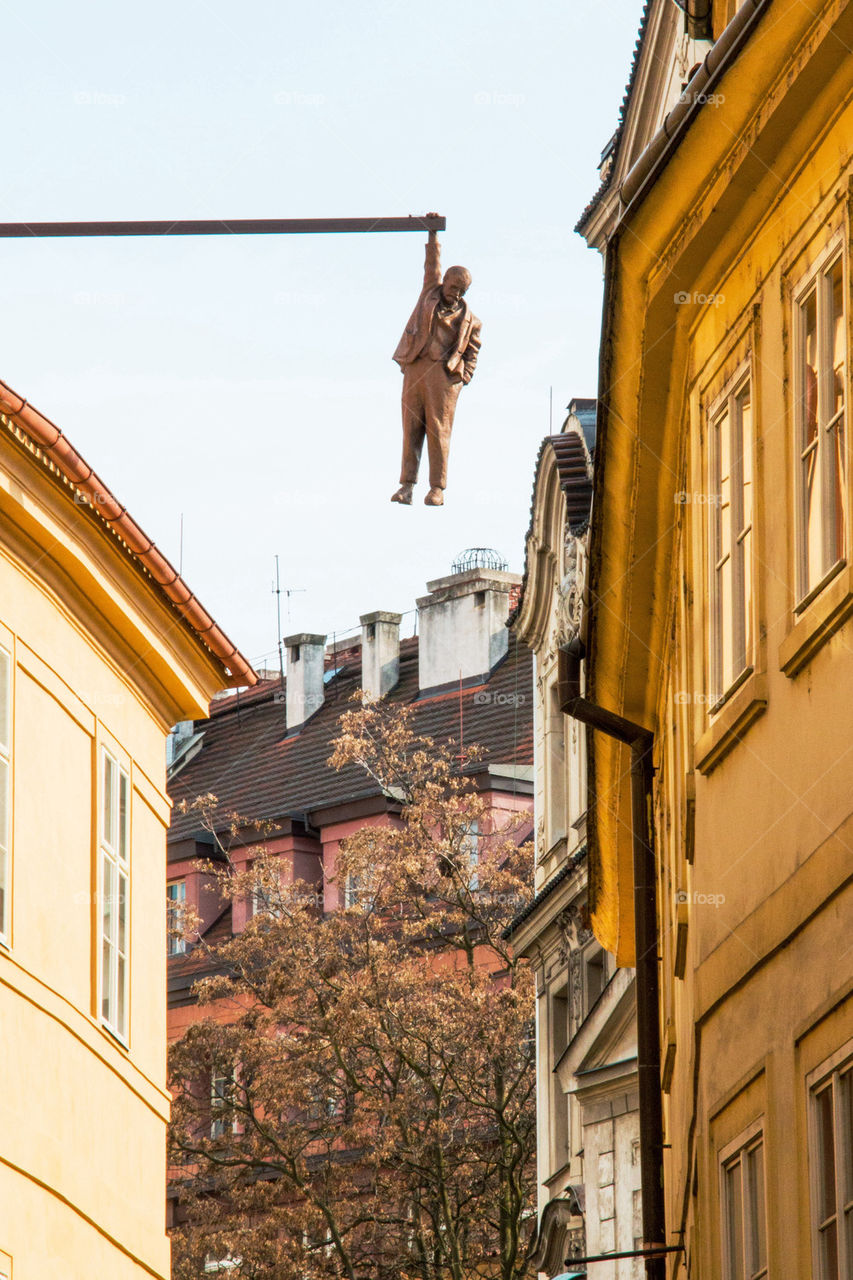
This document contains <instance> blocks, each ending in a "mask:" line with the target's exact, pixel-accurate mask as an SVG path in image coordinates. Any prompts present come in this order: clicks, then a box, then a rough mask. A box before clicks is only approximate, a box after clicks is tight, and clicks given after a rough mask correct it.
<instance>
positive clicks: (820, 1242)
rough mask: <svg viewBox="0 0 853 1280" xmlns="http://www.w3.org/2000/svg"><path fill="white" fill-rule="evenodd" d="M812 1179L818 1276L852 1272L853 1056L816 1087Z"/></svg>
mask: <svg viewBox="0 0 853 1280" xmlns="http://www.w3.org/2000/svg"><path fill="white" fill-rule="evenodd" d="M810 1104H811V1153H810V1155H811V1181H812V1229H813V1239H814V1255H815V1277H816V1280H849V1277H850V1276H851V1275H853V1060H851V1059H850V1057H849V1055H848V1057H847V1059H846V1061H842V1063H841V1064H840V1065H839V1066H838V1067H836V1068H835V1070H832V1071H831V1072H830V1073H828V1074H824V1076H823V1078H822V1079H819V1080H818V1081H817V1083H816V1084H815V1085H814V1086H813V1087H812V1089H811V1094H810Z"/></svg>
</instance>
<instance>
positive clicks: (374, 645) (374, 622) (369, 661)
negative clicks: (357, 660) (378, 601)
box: [361, 610, 403, 699]
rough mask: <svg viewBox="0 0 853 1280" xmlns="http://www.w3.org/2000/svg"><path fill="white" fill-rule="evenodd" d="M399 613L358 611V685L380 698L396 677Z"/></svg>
mask: <svg viewBox="0 0 853 1280" xmlns="http://www.w3.org/2000/svg"><path fill="white" fill-rule="evenodd" d="M402 618H403V615H402V613H384V612H383V611H382V610H378V611H377V612H376V613H363V614H362V615H361V687H362V688H363V689H364V691H365V693H368V694H369V695H370V697H371V698H374V699H375V698H382V697H384V696H385V694H386V693H388V692H389V691H390V690H391V689H393V688H394V685H395V684H396V683H397V681H398V680H399V679H400V622H401V621H402Z"/></svg>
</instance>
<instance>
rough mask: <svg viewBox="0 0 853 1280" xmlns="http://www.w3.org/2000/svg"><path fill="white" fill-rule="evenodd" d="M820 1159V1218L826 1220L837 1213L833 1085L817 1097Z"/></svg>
mask: <svg viewBox="0 0 853 1280" xmlns="http://www.w3.org/2000/svg"><path fill="white" fill-rule="evenodd" d="M815 1111H816V1123H817V1159H818V1168H817V1175H818V1218H819V1221H820V1222H824V1221H825V1220H826V1219H827V1218H829V1217H831V1216H832V1215H833V1214H834V1213H835V1142H834V1135H833V1125H832V1086H831V1085H828V1086H827V1087H826V1088H825V1089H822V1090H821V1092H820V1093H819V1094H817V1095H816V1097H815Z"/></svg>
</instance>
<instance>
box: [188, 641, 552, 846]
mask: <svg viewBox="0 0 853 1280" xmlns="http://www.w3.org/2000/svg"><path fill="white" fill-rule="evenodd" d="M532 664H533V659H532V654H531V653H530V651H529V650H528V649H527V648H526V647H525V646H524V645H523V644H521V643H520V642H519V641H518V640H517V639H516V637H514V636H510V637H509V653H508V655H507V657H506V658H505V659H504V660H503V661H502V662H501V663H499V664H498V666H497V667H496V668H495V669H494V670H493V671H492V672H491V674H490V676H489V678H488V680H487V681H486V682H485V683H484V684H482V685H479V686H476V687H468V688H463V690H462V692H461V695H460V691H459V690H458V689H448V690H446V691H444V692H440V693H437V694H434V695H432V696H428V697H423V698H421V697H419V689H418V641H417V639H416V638H415V637H412V638H410V639H408V640H404V641H403V642H402V644H401V646H400V680H399V683H398V684H397V686H396V688H395V689H393V690H392V691H391V693H390V694H389V695H388V700H389V701H390V702H401V703H408V704H412V705H413V706H414V711H415V714H414V726H415V730H416V732H418V733H419V734H425V735H428V736H430V737H432V738H435V739H436V740H437V741H442V742H446V741H449V740H454V741H457V742H458V741H459V737H460V709H461V720H462V735H463V740H464V742H465V743H475V742H476V743H479V744H480V745H481V746H483V747H484V748H485V749H486V752H487V755H486V757H485V760H484V762H483V763H484V764H486V765H490V766H495V765H498V764H501V765H532V763H533V665H532ZM328 674H329V673H328V671H327V676H328ZM360 683H361V663H360V660H359V659H358V658H357V657H352V656H350V657H349V658H348V660H346V661H345V662H344V663H343V665H340V663H339V666H338V670H337V674H334V672H333V674H332V675H331V678H330V679H328V681H327V684H326V686H325V694H326V698H325V702H324V704H323V706H322V707H321V708H320V710H319V711H317V712H316V713H315V714H314V715H313V716H311V718H310V719H309V720H307V721H306V722H305V724H304V725H303V726H302V729H301V731H300V732H299V733H297V734H294V735H293V736H292V737H287V736H286V725H285V701H284V693H283V690H282V687H281V684H280V682H279V681H278V680H270V681H265V682H264V683H263V684H261V685H260V686H258V687H257V688H256V689H253V690H252V691H251V694H250V696H249V697H245V696H244V695H242V694H240V695H233V696H232V697H230V698H222V699H218V700H217V701H215V702H214V703H213V705H212V708H211V716H210V718H209V719H208V720H197V721H196V722H195V728H196V731H202V732H203V733H204V739H203V742H202V746H201V750H200V751H199V752H198V754H197V755H195V756H194V757H193V758H192V759H191V760H190V761H189V762H188V763H187V764H186V765H185V766H184V767H183V768H182V769H181V770H180V771H179V772H178V773H177V774H176V775H175V776H174V777H173V778H172V779H171V781H170V783H169V794H170V795H171V798H172V800H173V801H174V803H175V805H176V806H177V805H178V804H180V802H181V801H182V800H186V801H188V802H192V801H193V800H194V799H195V798H196V797H197V796H200V795H204V794H207V793H210V792H212V793H213V794H214V795H216V796H217V797H218V799H219V802H220V806H221V808H222V810H223V812H224V813H228V812H236V813H239V814H241V815H242V816H244V817H246V818H250V819H252V820H257V819H278V818H283V817H286V816H287V815H291V814H304V813H306V812H307V813H311V812H312V811H316V810H318V809H324V808H328V807H330V806H334V805H337V804H345V803H348V802H351V801H353V800H360V799H363V798H368V797H371V796H376V795H378V790H377V788H376V786H375V784H373V783H371V782H370V780H369V779H368V778H367V777H366V776H365V775H364V774H363V773H362V772H361V771H360V770H358V769H356V768H355V767H354V766H351V767H347V768H345V769H342V770H341V771H340V772H336V771H335V770H334V769H332V768H331V767H330V766H329V764H328V763H327V761H328V757H329V755H330V753H331V750H332V746H331V744H332V741H333V739H334V738H335V736H336V734H337V730H338V721H339V719H340V716H341V714H342V713H343V712H344V711H346V710H347V709H348V708H349V706H350V705H351V704H350V702H349V699H350V696H351V694H352V693H353V692H354V691H355V690H356V689H357V688H359V686H360ZM474 768H476V766H474ZM198 825H199V824H198V818H197V817H196V816H195V815H193V814H191V813H189V814H181V813H178V812H177V810H175V811H174V812H173V814H172V825H171V829H170V832H169V840H170V842H171V841H175V840H181V839H187V838H188V837H191V836H193V835H195V834H196V832H197V830H198Z"/></svg>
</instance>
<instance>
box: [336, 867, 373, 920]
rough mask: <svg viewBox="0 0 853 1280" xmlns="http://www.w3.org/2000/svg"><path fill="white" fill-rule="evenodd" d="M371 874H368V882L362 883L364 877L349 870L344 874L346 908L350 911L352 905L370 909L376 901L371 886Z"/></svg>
mask: <svg viewBox="0 0 853 1280" xmlns="http://www.w3.org/2000/svg"><path fill="white" fill-rule="evenodd" d="M370 878H371V877H370V876H369V875H368V877H367V881H368V883H367V884H366V885H364V884H363V883H362V880H363V877H362V876H356V875H354V874H353V873H352V872H351V871H348V872H347V873H346V875H345V876H344V893H343V899H344V910H345V911H348V910H349V909H350V908H351V907H364V908H365V910H367V911H370V910H371V909H372V907H373V903H374V901H375V894H374V892H373V889H372V888H371V887H370Z"/></svg>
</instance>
